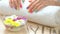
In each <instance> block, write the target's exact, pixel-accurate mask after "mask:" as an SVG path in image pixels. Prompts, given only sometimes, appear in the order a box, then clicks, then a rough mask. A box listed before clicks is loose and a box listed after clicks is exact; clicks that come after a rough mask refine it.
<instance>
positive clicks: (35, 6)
mask: <svg viewBox="0 0 60 34" xmlns="http://www.w3.org/2000/svg"><path fill="white" fill-rule="evenodd" d="M46 5H48V2H47V1H44V0H35V1H33V2H32V3H31V4H30V5H29V6H28V7H27V9H28V10H29V12H30V13H32V12H33V11H39V10H41V9H42V8H43V7H45V6H46Z"/></svg>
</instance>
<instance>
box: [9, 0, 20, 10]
mask: <svg viewBox="0 0 60 34" xmlns="http://www.w3.org/2000/svg"><path fill="white" fill-rule="evenodd" d="M20 2H21V0H10V1H9V4H10V7H12V8H15V9H18V8H20Z"/></svg>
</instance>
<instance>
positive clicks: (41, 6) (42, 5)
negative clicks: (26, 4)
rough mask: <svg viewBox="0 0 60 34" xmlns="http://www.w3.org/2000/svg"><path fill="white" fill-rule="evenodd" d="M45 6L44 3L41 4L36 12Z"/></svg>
mask: <svg viewBox="0 0 60 34" xmlns="http://www.w3.org/2000/svg"><path fill="white" fill-rule="evenodd" d="M45 6H47V5H46V3H43V4H41V5H40V6H38V7H37V10H36V11H37V12H38V11H39V10H41V9H42V8H44V7H45Z"/></svg>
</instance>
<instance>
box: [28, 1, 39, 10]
mask: <svg viewBox="0 0 60 34" xmlns="http://www.w3.org/2000/svg"><path fill="white" fill-rule="evenodd" d="M38 3H39V0H37V1H36V2H34V3H33V5H31V6H30V7H29V10H30V9H33V8H34V7H35V5H36V4H38Z"/></svg>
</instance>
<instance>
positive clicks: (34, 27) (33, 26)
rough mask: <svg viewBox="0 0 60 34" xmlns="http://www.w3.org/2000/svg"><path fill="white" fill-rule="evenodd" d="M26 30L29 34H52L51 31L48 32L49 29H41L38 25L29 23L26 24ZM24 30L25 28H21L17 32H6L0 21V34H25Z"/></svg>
mask: <svg viewBox="0 0 60 34" xmlns="http://www.w3.org/2000/svg"><path fill="white" fill-rule="evenodd" d="M27 26H28V28H27V31H29V33H30V34H34V33H35V32H34V31H35V30H36V34H42V33H44V34H50V33H51V34H53V29H51V30H50V28H49V27H44V28H42V26H41V25H38V24H34V23H32V22H31V23H30V22H28V24H27ZM27 31H26V30H25V28H22V29H21V30H20V31H19V32H11V31H8V30H7V29H6V28H5V27H4V25H3V22H2V20H1V19H0V34H27V33H28V32H27Z"/></svg>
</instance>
